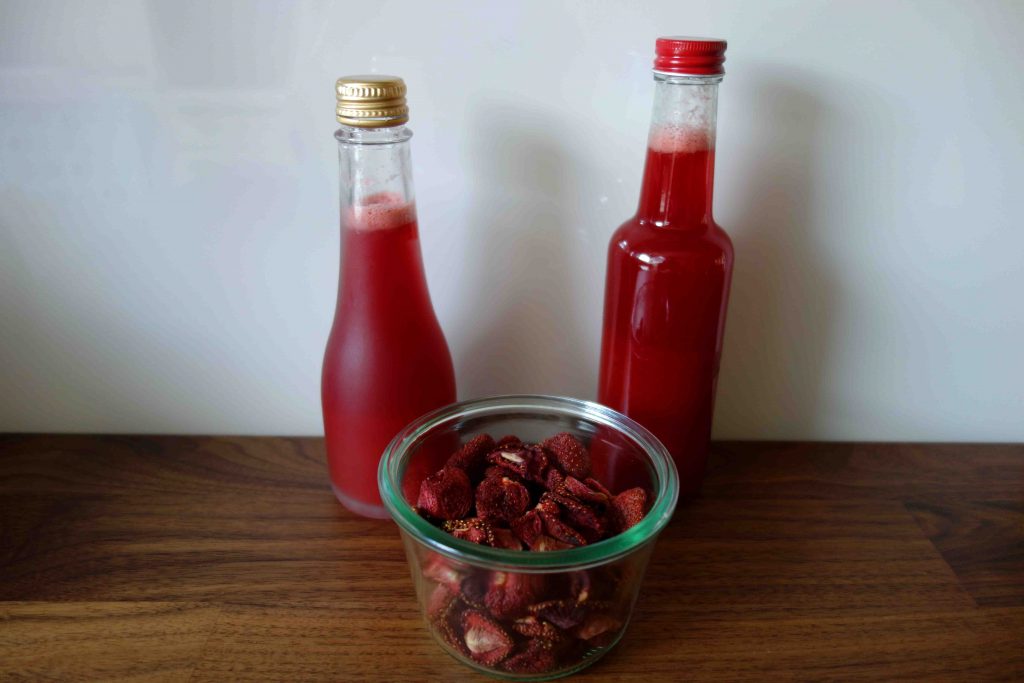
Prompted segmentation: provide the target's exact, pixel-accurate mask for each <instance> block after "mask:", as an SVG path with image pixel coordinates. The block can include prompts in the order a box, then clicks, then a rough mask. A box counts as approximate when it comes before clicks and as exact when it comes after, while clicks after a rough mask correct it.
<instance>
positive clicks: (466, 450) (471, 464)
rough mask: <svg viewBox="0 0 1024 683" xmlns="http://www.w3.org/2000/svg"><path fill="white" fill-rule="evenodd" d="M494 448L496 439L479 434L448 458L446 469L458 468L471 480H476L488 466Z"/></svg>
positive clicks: (488, 435)
mask: <svg viewBox="0 0 1024 683" xmlns="http://www.w3.org/2000/svg"><path fill="white" fill-rule="evenodd" d="M494 447H495V443H494V439H492V438H491V436H490V434H478V435H477V436H474V437H473V438H472V439H470V440H469V441H467V442H466V443H465V444H464V445H463V446H462V448H460V449H459V450H457V451H455V453H453V454H452V456H451V457H450V458H448V462H447V463H445V467H457V468H459V469H460V470H463V471H464V472H465V473H466V474H468V475H469V477H470V478H471V479H476V478H477V477H478V476H480V473H481V472H482V471H483V469H484V467H485V465H486V462H487V461H486V457H487V454H488V453H490V452H491V451H493V450H494Z"/></svg>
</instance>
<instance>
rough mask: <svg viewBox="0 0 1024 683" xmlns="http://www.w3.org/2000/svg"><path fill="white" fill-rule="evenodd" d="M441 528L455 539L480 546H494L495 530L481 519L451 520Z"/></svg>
mask: <svg viewBox="0 0 1024 683" xmlns="http://www.w3.org/2000/svg"><path fill="white" fill-rule="evenodd" d="M441 528H442V529H444V530H445V531H447V532H448V533H450V534H451V535H452V536H454V537H455V538H461V539H462V540H464V541H469V542H470V543H478V544H480V545H494V530H493V529H492V528H491V525H490V524H488V523H487V522H486V521H485V520H482V519H480V518H479V517H470V518H469V519H450V520H448V521H447V522H445V523H444V524H442V525H441Z"/></svg>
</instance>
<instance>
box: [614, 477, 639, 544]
mask: <svg viewBox="0 0 1024 683" xmlns="http://www.w3.org/2000/svg"><path fill="white" fill-rule="evenodd" d="M645 514H647V492H646V491H644V490H643V489H642V488H640V487H639V486H638V487H636V488H632V489H627V490H625V491H623V492H622V493H620V494H619V495H617V496H615V497H614V498H613V499H612V522H613V523H614V525H615V531H616V532H617V533H622V532H623V531H625V530H626V529H629V528H630V527H633V526H635V525H637V524H638V523H639V522H640V520H642V519H643V518H644V515H645Z"/></svg>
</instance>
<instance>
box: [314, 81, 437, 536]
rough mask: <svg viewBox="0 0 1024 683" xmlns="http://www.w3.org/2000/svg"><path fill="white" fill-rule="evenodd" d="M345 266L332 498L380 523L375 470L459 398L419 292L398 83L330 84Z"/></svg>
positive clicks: (423, 285) (332, 355) (329, 379)
mask: <svg viewBox="0 0 1024 683" xmlns="http://www.w3.org/2000/svg"><path fill="white" fill-rule="evenodd" d="M336 89H337V95H338V107H337V118H338V122H339V123H340V124H341V128H339V129H338V131H337V132H336V133H335V136H334V137H335V138H336V139H337V140H338V149H339V171H340V180H341V269H340V275H339V284H338V303H337V308H336V309H335V315H334V324H333V326H332V327H331V334H330V337H329V339H328V340H327V349H326V351H325V353H324V365H323V375H322V381H321V399H322V403H323V412H324V432H325V435H326V441H327V461H328V465H329V468H330V474H331V484H332V487H333V489H334V493H335V495H336V496H337V498H338V500H340V501H341V503H342V504H343V505H345V507H347V508H348V509H349V510H352V511H353V512H356V513H358V514H361V515H365V516H368V517H380V518H385V517H387V516H388V514H387V512H386V511H385V510H384V508H383V507H382V505H381V501H380V496H379V494H378V492H377V464H378V462H379V461H380V456H381V453H383V451H384V448H385V446H387V444H388V442H389V441H390V440H391V438H392V437H393V436H394V435H395V434H396V433H397V432H398V431H399V430H400V429H401V428H402V427H404V426H405V425H406V424H407V423H408V422H410V421H411V420H412V419H414V418H416V417H418V416H420V415H422V414H423V413H425V412H427V411H429V410H432V409H434V408H438V407H440V406H443V405H446V404H448V403H451V402H453V401H454V400H455V375H454V372H453V370H452V360H451V354H450V353H449V351H448V345H447V344H446V342H445V338H444V334H443V333H442V331H441V326H440V325H439V324H438V322H437V317H436V316H435V314H434V308H433V305H432V304H431V302H430V295H429V293H428V291H427V282H426V277H425V275H424V271H423V258H422V255H421V253H420V240H419V232H418V228H417V225H416V206H415V203H414V198H413V184H412V169H411V167H410V160H409V139H410V138H411V137H412V132H411V131H410V130H409V129H408V128H407V127H406V125H405V124H406V122H407V121H408V120H409V109H408V107H407V106H406V101H405V92H406V89H405V83H404V82H403V81H402V79H401V78H397V77H394V76H380V75H372V76H347V77H345V78H339V79H338V82H337V85H336Z"/></svg>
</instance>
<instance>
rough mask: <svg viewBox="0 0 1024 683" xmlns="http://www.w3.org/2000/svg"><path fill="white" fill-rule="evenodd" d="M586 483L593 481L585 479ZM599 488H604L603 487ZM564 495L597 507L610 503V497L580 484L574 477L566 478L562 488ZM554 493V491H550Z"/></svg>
mask: <svg viewBox="0 0 1024 683" xmlns="http://www.w3.org/2000/svg"><path fill="white" fill-rule="evenodd" d="M587 481H588V482H589V481H594V480H593V479H589V478H588V479H587ZM601 488H604V487H603V486H602V487H601ZM563 489H564V492H565V493H564V495H570V496H573V497H575V498H576V499H578V500H581V501H585V502H587V503H595V504H597V505H608V504H609V503H610V502H611V496H610V495H609V494H606V493H605V492H604V491H601V490H600V489H597V488H594V487H593V486H591V485H590V484H588V483H586V482H582V481H580V480H579V479H577V478H576V477H566V478H565V484H564V486H563ZM552 491H554V489H552ZM555 492H556V493H562V491H555Z"/></svg>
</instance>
